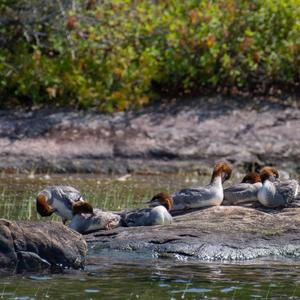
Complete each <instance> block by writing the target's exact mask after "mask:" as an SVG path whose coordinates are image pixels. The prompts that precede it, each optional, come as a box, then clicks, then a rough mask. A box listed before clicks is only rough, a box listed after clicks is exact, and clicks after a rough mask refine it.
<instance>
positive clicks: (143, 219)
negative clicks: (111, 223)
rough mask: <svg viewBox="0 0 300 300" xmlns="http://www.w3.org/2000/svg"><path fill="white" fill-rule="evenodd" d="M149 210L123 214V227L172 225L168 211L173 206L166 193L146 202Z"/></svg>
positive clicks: (170, 198) (144, 209)
mask: <svg viewBox="0 0 300 300" xmlns="http://www.w3.org/2000/svg"><path fill="white" fill-rule="evenodd" d="M147 204H148V205H149V208H142V209H138V210H135V211H130V212H126V211H125V212H123V213H122V215H121V216H122V223H123V226H128V227H133V226H153V225H168V224H171V223H172V216H171V215H170V213H169V211H170V209H171V208H172V206H173V200H172V197H171V196H170V195H168V194H167V193H159V194H157V195H155V196H154V197H153V198H152V199H151V200H150V201H148V202H147Z"/></svg>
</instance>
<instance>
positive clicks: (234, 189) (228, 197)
mask: <svg viewBox="0 0 300 300" xmlns="http://www.w3.org/2000/svg"><path fill="white" fill-rule="evenodd" d="M261 186H262V183H261V179H260V175H259V173H257V172H250V173H248V174H247V175H246V176H245V177H244V178H243V179H242V181H241V183H238V184H236V185H232V186H230V187H228V188H226V189H224V202H226V204H230V205H238V204H243V203H249V202H257V201H258V199H257V193H258V190H259V189H260V188H261Z"/></svg>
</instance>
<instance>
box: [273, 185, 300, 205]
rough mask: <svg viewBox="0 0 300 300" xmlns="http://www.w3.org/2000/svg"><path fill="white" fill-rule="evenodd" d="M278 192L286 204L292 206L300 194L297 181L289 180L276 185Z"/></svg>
mask: <svg viewBox="0 0 300 300" xmlns="http://www.w3.org/2000/svg"><path fill="white" fill-rule="evenodd" d="M275 187H276V192H277V193H278V194H279V195H280V196H281V197H282V198H283V199H284V201H285V202H286V204H288V205H289V204H291V203H292V202H293V201H294V200H295V199H296V197H297V194H298V182H297V181H296V180H287V181H285V182H277V183H276V184H275Z"/></svg>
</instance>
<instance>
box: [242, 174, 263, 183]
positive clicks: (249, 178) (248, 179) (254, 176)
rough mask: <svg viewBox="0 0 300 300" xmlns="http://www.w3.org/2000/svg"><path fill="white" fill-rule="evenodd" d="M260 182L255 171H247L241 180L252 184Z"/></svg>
mask: <svg viewBox="0 0 300 300" xmlns="http://www.w3.org/2000/svg"><path fill="white" fill-rule="evenodd" d="M257 182H261V179H260V175H259V173H257V172H249V173H248V174H247V175H246V176H245V177H244V178H243V180H242V183H250V184H254V183H257Z"/></svg>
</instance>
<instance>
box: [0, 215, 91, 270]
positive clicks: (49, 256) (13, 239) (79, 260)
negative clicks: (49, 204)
mask: <svg viewBox="0 0 300 300" xmlns="http://www.w3.org/2000/svg"><path fill="white" fill-rule="evenodd" d="M86 254H87V245H86V242H85V240H84V239H83V237H82V236H81V235H80V234H78V233H77V232H75V231H73V230H71V229H69V228H68V227H66V226H64V225H63V224H61V223H59V222H51V221H46V222H34V221H8V220H5V219H0V266H1V270H0V272H3V271H9V272H23V271H29V272H40V271H44V270H47V271H62V270H63V269H66V268H72V269H79V268H83V267H84V264H85V257H86Z"/></svg>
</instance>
